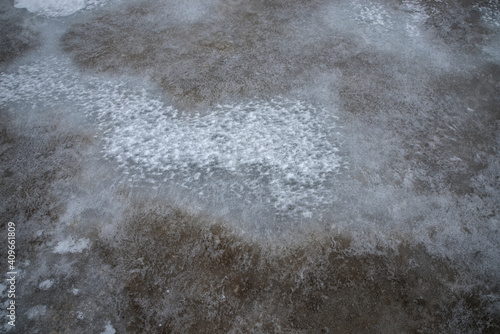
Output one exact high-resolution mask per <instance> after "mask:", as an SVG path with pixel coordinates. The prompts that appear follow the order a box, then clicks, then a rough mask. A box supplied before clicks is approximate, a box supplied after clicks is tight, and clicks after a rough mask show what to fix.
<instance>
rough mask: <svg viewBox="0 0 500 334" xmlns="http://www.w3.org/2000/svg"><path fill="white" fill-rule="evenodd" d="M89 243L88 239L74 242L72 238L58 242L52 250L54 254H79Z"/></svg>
mask: <svg viewBox="0 0 500 334" xmlns="http://www.w3.org/2000/svg"><path fill="white" fill-rule="evenodd" d="M89 243H90V241H89V239H80V240H77V241H75V240H74V239H73V238H69V239H66V240H63V241H60V242H59V243H58V244H57V245H56V247H55V248H54V253H59V254H64V253H81V252H82V251H83V250H84V249H86V248H87V247H88V246H89Z"/></svg>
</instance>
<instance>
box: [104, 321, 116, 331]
mask: <svg viewBox="0 0 500 334" xmlns="http://www.w3.org/2000/svg"><path fill="white" fill-rule="evenodd" d="M115 333H116V330H115V329H114V328H113V325H111V322H110V321H108V322H107V323H106V327H105V328H104V331H103V332H101V334H115Z"/></svg>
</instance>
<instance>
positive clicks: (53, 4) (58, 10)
mask: <svg viewBox="0 0 500 334" xmlns="http://www.w3.org/2000/svg"><path fill="white" fill-rule="evenodd" d="M104 1H105V0H16V1H15V4H14V6H15V7H17V8H26V9H27V10H29V11H30V12H33V13H36V14H40V15H45V16H68V15H71V14H74V13H76V12H78V11H79V10H81V9H84V8H89V9H91V8H94V7H96V6H98V5H100V4H102V3H103V2H104Z"/></svg>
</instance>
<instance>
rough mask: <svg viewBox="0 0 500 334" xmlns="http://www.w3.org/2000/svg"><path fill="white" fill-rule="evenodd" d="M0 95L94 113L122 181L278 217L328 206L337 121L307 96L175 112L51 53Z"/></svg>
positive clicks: (13, 77)
mask: <svg viewBox="0 0 500 334" xmlns="http://www.w3.org/2000/svg"><path fill="white" fill-rule="evenodd" d="M0 91H1V92H2V97H1V98H0V103H7V102H14V101H23V100H26V99H33V98H36V99H39V100H41V101H44V103H53V102H52V101H58V100H59V99H64V100H67V101H68V102H70V103H72V104H74V105H75V106H76V107H78V108H79V109H80V110H81V111H82V112H84V113H86V114H88V115H89V116H92V117H95V118H96V119H97V123H98V124H99V126H100V128H101V129H102V131H103V133H104V147H103V154H104V156H105V157H108V158H110V159H113V160H114V161H116V162H118V164H119V166H120V168H121V169H122V172H123V173H124V174H125V175H128V178H129V181H132V182H135V183H138V182H145V181H146V182H148V181H149V182H151V183H152V184H153V185H156V186H158V185H161V184H168V183H170V184H174V185H176V186H179V187H182V188H185V189H188V190H189V191H191V192H193V193H194V194H196V195H199V196H201V197H207V198H209V199H210V198H212V199H213V198H214V197H215V196H222V197H223V198H226V200H227V199H228V200H229V201H234V199H237V200H238V201H243V202H246V203H247V204H252V203H253V204H254V205H256V204H257V202H260V201H262V202H263V204H264V205H267V206H270V207H274V209H275V210H276V214H278V215H291V216H295V215H299V217H310V216H311V214H312V213H311V210H312V208H315V209H316V210H319V208H321V207H322V206H324V205H327V204H328V202H329V201H330V196H328V194H329V193H330V192H331V191H332V183H333V182H334V180H335V175H336V174H337V173H339V172H340V169H341V166H342V165H343V163H342V159H341V156H340V153H339V136H340V135H339V133H338V130H339V129H338V128H337V127H336V123H335V122H336V117H335V116H334V115H328V113H327V112H326V111H325V110H324V109H322V108H321V107H316V106H314V105H312V104H310V103H306V102H301V101H289V100H286V99H279V98H278V99H273V100H269V101H262V100H250V101H247V102H245V103H239V104H228V105H220V106H217V107H214V108H213V109H211V110H207V111H204V112H202V113H199V114H184V115H181V114H180V113H179V111H178V110H176V109H175V108H173V107H171V106H168V105H165V104H164V103H163V102H161V101H160V100H158V99H156V98H155V97H154V96H152V95H150V94H149V93H146V91H144V90H142V91H133V90H132V89H131V88H127V87H126V85H125V84H124V83H116V82H108V81H104V80H98V79H90V80H87V81H85V80H83V81H82V79H79V78H78V77H77V76H76V75H75V74H73V73H71V72H70V71H69V69H68V67H65V66H64V64H63V63H58V62H57V61H56V60H54V59H53V60H49V61H47V62H45V63H35V64H32V65H25V66H21V67H20V68H19V69H18V71H17V72H16V73H13V74H2V75H1V76H0ZM54 97H56V100H53V98H54Z"/></svg>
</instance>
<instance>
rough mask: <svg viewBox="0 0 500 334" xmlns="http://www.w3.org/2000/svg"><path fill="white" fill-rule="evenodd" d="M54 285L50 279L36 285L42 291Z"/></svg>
mask: <svg viewBox="0 0 500 334" xmlns="http://www.w3.org/2000/svg"><path fill="white" fill-rule="evenodd" d="M52 285H54V281H53V280H51V279H47V280H45V281H43V282H42V283H40V284H38V287H39V288H40V289H42V290H48V289H50V288H51V287H52Z"/></svg>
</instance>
